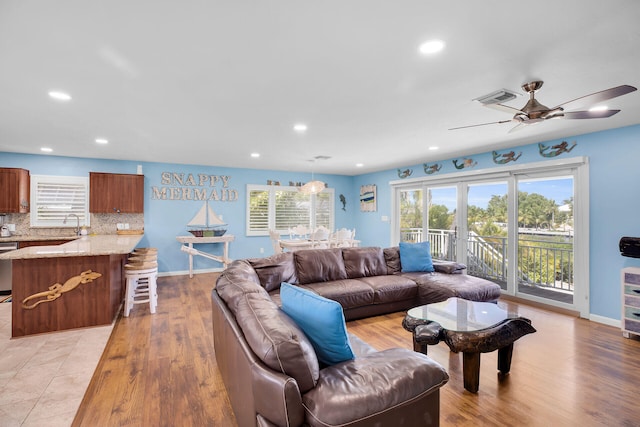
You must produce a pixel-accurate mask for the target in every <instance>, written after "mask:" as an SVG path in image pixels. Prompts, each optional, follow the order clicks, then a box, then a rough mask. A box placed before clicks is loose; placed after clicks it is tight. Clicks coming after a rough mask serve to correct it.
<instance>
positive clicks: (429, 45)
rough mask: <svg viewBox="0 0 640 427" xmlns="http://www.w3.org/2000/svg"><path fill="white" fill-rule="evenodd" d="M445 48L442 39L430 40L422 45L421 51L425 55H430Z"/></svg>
mask: <svg viewBox="0 0 640 427" xmlns="http://www.w3.org/2000/svg"><path fill="white" fill-rule="evenodd" d="M442 49H444V42H443V41H442V40H429V41H426V42H424V43H422V44H421V45H420V48H419V50H420V53H422V54H423V55H430V54H432V53H437V52H440V51H441V50H442Z"/></svg>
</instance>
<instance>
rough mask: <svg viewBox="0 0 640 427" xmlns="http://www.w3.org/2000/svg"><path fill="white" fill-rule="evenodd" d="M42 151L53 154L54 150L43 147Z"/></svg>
mask: <svg viewBox="0 0 640 427" xmlns="http://www.w3.org/2000/svg"><path fill="white" fill-rule="evenodd" d="M40 151H44V152H45V153H51V152H52V151H53V148H49V147H42V148H41V149H40Z"/></svg>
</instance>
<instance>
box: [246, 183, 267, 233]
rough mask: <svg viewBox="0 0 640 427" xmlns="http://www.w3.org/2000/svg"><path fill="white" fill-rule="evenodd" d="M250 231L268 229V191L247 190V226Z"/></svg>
mask: <svg viewBox="0 0 640 427" xmlns="http://www.w3.org/2000/svg"><path fill="white" fill-rule="evenodd" d="M248 231H249V232H250V233H251V232H268V231H269V191H268V190H249V227H248Z"/></svg>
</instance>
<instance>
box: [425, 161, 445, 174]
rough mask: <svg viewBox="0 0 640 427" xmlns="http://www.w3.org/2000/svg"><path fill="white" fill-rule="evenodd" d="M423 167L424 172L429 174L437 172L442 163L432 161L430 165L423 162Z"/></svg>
mask: <svg viewBox="0 0 640 427" xmlns="http://www.w3.org/2000/svg"><path fill="white" fill-rule="evenodd" d="M423 167H424V173H426V174H427V175H431V174H434V173H436V172H439V171H440V169H442V163H434V164H432V165H430V164H428V163H424V164H423Z"/></svg>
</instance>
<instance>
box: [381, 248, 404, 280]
mask: <svg viewBox="0 0 640 427" xmlns="http://www.w3.org/2000/svg"><path fill="white" fill-rule="evenodd" d="M382 253H383V254H384V262H385V264H387V274H396V273H400V272H401V271H402V266H401V265H400V248H399V247H398V246H393V247H391V248H384V249H383V250H382Z"/></svg>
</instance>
